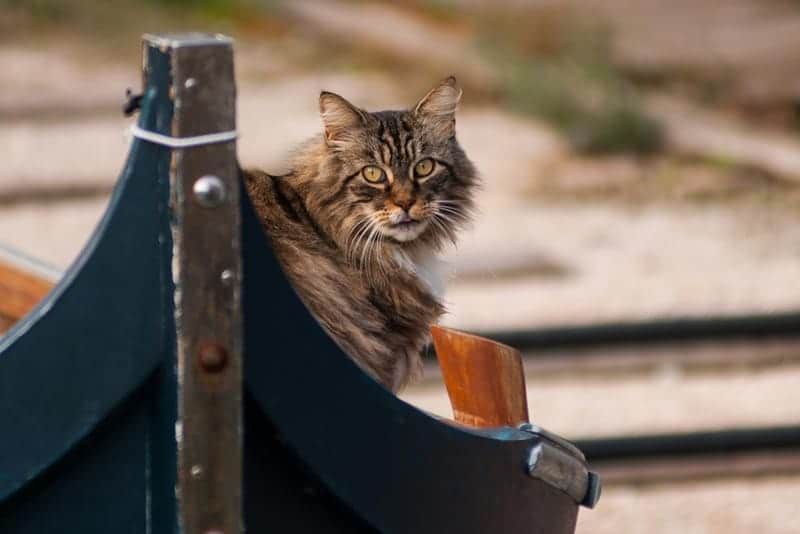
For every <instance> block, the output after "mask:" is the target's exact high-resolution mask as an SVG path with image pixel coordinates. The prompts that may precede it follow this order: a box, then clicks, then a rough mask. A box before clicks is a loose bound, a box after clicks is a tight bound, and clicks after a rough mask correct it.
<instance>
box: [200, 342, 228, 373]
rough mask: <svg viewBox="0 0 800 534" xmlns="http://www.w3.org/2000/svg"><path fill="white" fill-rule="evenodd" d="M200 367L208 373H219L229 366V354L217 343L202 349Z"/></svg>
mask: <svg viewBox="0 0 800 534" xmlns="http://www.w3.org/2000/svg"><path fill="white" fill-rule="evenodd" d="M198 359H199V361H200V367H202V368H203V370H204V371H206V372H208V373H218V372H220V371H222V370H223V369H225V366H226V365H227V364H228V352H227V351H226V350H225V349H224V348H223V347H222V346H220V345H218V344H216V343H209V344H207V345H204V346H202V347H200V351H199V353H198Z"/></svg>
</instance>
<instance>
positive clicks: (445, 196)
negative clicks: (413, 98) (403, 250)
mask: <svg viewBox="0 0 800 534" xmlns="http://www.w3.org/2000/svg"><path fill="white" fill-rule="evenodd" d="M460 98H461V89H460V88H459V87H458V85H457V83H456V80H455V78H453V77H450V78H447V79H446V80H444V81H443V82H441V83H440V84H439V85H437V86H436V87H435V88H433V89H432V90H431V91H430V92H428V94H427V95H425V96H424V97H423V98H422V99H421V100H420V101H419V102H417V104H416V105H415V106H414V107H413V108H411V109H409V110H402V111H380V112H376V113H370V112H367V111H365V110H363V109H360V108H358V107H356V106H354V105H353V104H351V103H350V102H348V101H347V100H345V99H344V98H343V97H341V96H339V95H336V94H333V93H328V92H323V93H322V94H321V95H320V101H319V104H320V113H321V115H322V121H323V123H324V126H325V147H324V150H325V159H326V164H325V165H323V166H321V173H320V174H321V175H324V176H320V178H322V179H323V180H324V187H323V188H320V189H319V190H318V191H316V194H312V196H315V197H316V199H315V200H316V202H313V204H314V205H315V208H316V210H317V211H318V212H319V211H320V210H321V211H323V212H324V213H318V215H322V216H323V217H324V218H327V219H328V221H327V222H329V223H332V224H331V225H332V226H333V227H335V228H337V232H336V233H337V234H338V235H339V237H340V238H341V239H339V242H340V244H342V245H343V246H344V247H345V248H347V251H348V252H356V253H358V252H360V251H361V250H362V249H363V248H364V247H365V246H366V247H381V246H382V245H386V244H391V245H394V246H398V245H399V246H401V247H406V246H412V245H416V244H422V245H428V246H433V247H438V246H439V245H441V244H443V243H444V242H446V241H454V240H455V235H456V231H457V230H458V228H459V227H460V226H461V225H462V224H463V223H465V222H466V221H467V220H468V218H469V215H470V212H471V210H472V208H473V201H472V193H473V189H474V187H475V185H476V182H477V176H476V172H475V168H474V167H473V165H472V163H471V162H470V161H469V160H468V159H467V157H466V155H465V154H464V151H463V150H462V149H461V147H460V146H459V144H458V142H457V141H456V136H455V112H456V107H457V106H458V103H459V100H460Z"/></svg>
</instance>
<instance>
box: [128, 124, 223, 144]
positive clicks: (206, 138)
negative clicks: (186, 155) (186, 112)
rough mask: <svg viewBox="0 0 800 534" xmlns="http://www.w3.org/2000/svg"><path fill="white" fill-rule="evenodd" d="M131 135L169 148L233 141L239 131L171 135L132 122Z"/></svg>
mask: <svg viewBox="0 0 800 534" xmlns="http://www.w3.org/2000/svg"><path fill="white" fill-rule="evenodd" d="M131 135H133V136H134V137H136V138H138V139H143V140H144V141H150V142H151V143H155V144H157V145H164V146H167V147H170V148H190V147H193V146H203V145H213V144H215V143H227V142H228V141H235V140H236V138H237V137H239V132H238V131H237V130H230V131H228V132H217V133H210V134H204V135H194V136H192V137H172V136H170V135H164V134H160V133H156V132H151V131H150V130H145V129H143V128H139V126H138V125H136V124H132V125H131Z"/></svg>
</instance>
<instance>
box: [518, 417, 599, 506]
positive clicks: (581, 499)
mask: <svg viewBox="0 0 800 534" xmlns="http://www.w3.org/2000/svg"><path fill="white" fill-rule="evenodd" d="M519 429H520V430H522V431H524V432H528V433H530V434H533V435H534V436H536V437H537V438H538V441H537V442H536V443H534V445H533V447H531V449H530V451H529V453H528V457H527V459H526V466H527V469H528V474H529V475H530V476H532V477H534V478H537V479H539V480H541V481H542V482H546V483H547V484H549V485H550V486H552V487H554V488H556V489H558V490H560V491H563V492H564V493H566V494H567V495H569V496H570V497H572V499H573V500H574V501H575V502H576V503H577V504H579V505H581V506H585V507H587V508H594V506H595V505H596V504H597V501H599V500H600V493H601V483H600V477H599V476H598V475H597V474H596V473H593V472H591V471H589V468H588V466H587V465H586V458H585V457H584V455H583V453H582V452H581V451H580V450H579V449H578V448H577V447H576V446H575V445H573V444H572V443H570V442H569V441H567V440H565V439H564V438H562V437H560V436H557V435H555V434H553V433H551V432H548V431H547V430H544V429H543V428H541V427H538V426H536V425H534V424H532V423H524V424H522V425H520V426H519Z"/></svg>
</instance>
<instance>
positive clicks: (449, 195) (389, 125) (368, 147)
mask: <svg viewBox="0 0 800 534" xmlns="http://www.w3.org/2000/svg"><path fill="white" fill-rule="evenodd" d="M460 98H461V89H459V87H458V85H457V84H456V80H455V78H452V77H450V78H448V79H446V80H445V81H443V82H442V83H441V84H439V85H438V86H437V87H435V88H434V89H433V90H431V91H430V92H429V93H428V94H427V95H425V97H424V98H422V100H420V101H419V102H418V103H417V104H416V105H415V106H414V107H413V108H412V109H410V110H403V111H380V112H376V113H370V112H367V111H364V110H362V109H359V108H357V107H356V106H354V105H353V104H351V103H350V102H348V101H347V100H345V99H344V98H342V97H341V96H339V95H336V94H333V93H328V92H323V93H322V94H321V95H320V98H319V107H320V112H321V115H322V122H323V123H324V126H325V131H324V135H320V136H319V137H317V138H314V139H312V140H311V141H309V142H308V143H306V144H305V145H304V146H302V147H301V148H300V150H298V151H297V153H296V156H295V157H294V159H293V160H292V161H291V168H292V171H291V172H290V173H289V174H286V175H284V176H272V175H269V174H267V173H264V172H261V171H245V173H244V175H245V184H246V186H247V190H248V193H249V194H250V198H251V200H252V202H253V205H254V207H255V209H256V212H257V213H258V215H259V217H260V219H261V221H262V223H263V226H264V229H265V231H266V233H267V234H268V235H269V238H270V241H271V243H272V246H273V248H274V250H275V253H276V255H277V257H278V260H279V261H280V263H281V265H282V267H283V269H284V271H285V272H286V274H287V276H288V277H289V279H290V281H291V282H292V284H293V285H294V288H295V290H296V291H297V292H298V294H299V295H300V298H301V299H302V300H303V302H304V303H305V305H306V306H307V307H308V308H309V309H310V311H311V312H312V313H313V315H314V316H315V317H316V318H317V320H318V321H319V322H320V323H321V324H322V326H323V328H324V329H325V330H326V331H327V332H328V334H330V335H331V336H332V337H333V339H334V340H335V341H336V342H337V343H338V344H339V346H340V347H341V348H342V349H343V350H344V351H345V352H346V353H347V354H349V355H350V357H351V358H352V359H353V360H354V361H355V362H356V363H357V364H359V365H360V366H361V368H362V369H364V370H365V371H366V372H367V373H369V374H371V375H372V376H373V377H375V378H376V379H378V380H379V381H380V382H382V383H383V384H384V385H385V386H386V387H388V388H389V389H391V390H392V391H395V392H396V391H398V390H399V389H401V388H402V387H403V386H404V385H405V384H406V383H407V382H408V381H409V380H410V379H411V378H413V377H415V376H416V375H418V374H419V373H420V371H421V368H422V361H421V358H420V353H421V351H422V350H423V349H424V348H425V345H426V344H427V342H428V340H429V333H428V329H429V326H430V325H431V324H432V323H434V322H436V320H437V319H438V318H439V317H440V315H441V314H442V313H443V311H444V308H443V306H442V304H441V302H440V301H439V300H438V297H437V291H436V288H435V287H433V286H435V285H436V284H435V283H432V282H431V280H430V276H429V273H428V270H429V268H430V260H431V259H432V257H433V256H434V255H435V253H436V252H438V251H439V250H440V249H441V247H442V246H443V245H444V244H446V243H448V242H455V238H456V232H457V230H458V229H459V227H461V226H462V225H463V224H464V223H465V222H467V220H468V218H469V215H470V212H471V210H472V207H473V200H472V194H473V189H474V188H475V185H476V182H477V176H476V172H475V168H474V167H473V165H472V163H471V162H470V161H469V159H467V157H466V155H465V154H464V151H463V150H462V149H461V147H460V146H459V144H458V141H456V137H455V111H456V107H457V105H458V102H459V100H460Z"/></svg>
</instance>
